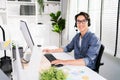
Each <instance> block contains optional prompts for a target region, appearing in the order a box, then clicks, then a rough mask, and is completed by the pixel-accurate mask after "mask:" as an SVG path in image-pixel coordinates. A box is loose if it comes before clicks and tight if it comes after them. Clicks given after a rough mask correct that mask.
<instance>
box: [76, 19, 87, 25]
mask: <svg viewBox="0 0 120 80" xmlns="http://www.w3.org/2000/svg"><path fill="white" fill-rule="evenodd" d="M86 22H87V20H86V19H83V20H77V24H80V23H82V24H85V23H86Z"/></svg>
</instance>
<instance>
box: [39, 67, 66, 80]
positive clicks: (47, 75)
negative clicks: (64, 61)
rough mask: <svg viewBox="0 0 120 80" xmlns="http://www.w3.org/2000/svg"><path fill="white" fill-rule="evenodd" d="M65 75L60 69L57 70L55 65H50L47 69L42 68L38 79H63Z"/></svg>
mask: <svg viewBox="0 0 120 80" xmlns="http://www.w3.org/2000/svg"><path fill="white" fill-rule="evenodd" d="M65 79H66V75H65V74H64V72H63V71H62V70H58V69H56V68H55V67H50V68H49V69H48V70H44V71H43V72H42V73H40V78H39V80H65Z"/></svg>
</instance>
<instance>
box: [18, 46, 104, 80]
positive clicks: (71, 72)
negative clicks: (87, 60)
mask: <svg viewBox="0 0 120 80" xmlns="http://www.w3.org/2000/svg"><path fill="white" fill-rule="evenodd" d="M40 53H41V54H40ZM32 54H34V55H32V56H31V58H32V59H31V61H30V62H29V65H28V66H24V69H23V70H24V71H26V69H27V73H25V72H22V74H23V75H24V76H22V78H21V79H17V80H39V78H38V77H39V74H38V73H39V71H41V70H43V69H47V68H49V67H50V62H49V61H48V60H47V59H46V58H45V57H44V56H43V54H42V50H41V49H40V48H37V47H34V48H33V53H32ZM53 55H54V56H55V57H56V58H57V59H64V60H68V59H74V58H73V57H72V56H70V55H69V54H66V53H56V54H55V53H54V54H53ZM33 56H34V57H33ZM17 58H20V57H17ZM33 59H34V60H33ZM32 60H33V61H32ZM38 63H39V64H38ZM30 66H31V67H30ZM28 67H29V68H28ZM58 69H63V71H65V72H66V73H68V76H67V80H106V79H105V78H103V77H102V76H100V75H99V74H97V73H96V72H94V71H92V70H91V69H89V68H88V67H86V66H70V65H66V66H63V67H60V68H58ZM28 70H29V71H28ZM17 71H20V70H17ZM26 75H27V76H28V77H29V79H28V78H25V77H26ZM18 76H19V75H18ZM36 77H37V78H36ZM19 78H20V76H19Z"/></svg>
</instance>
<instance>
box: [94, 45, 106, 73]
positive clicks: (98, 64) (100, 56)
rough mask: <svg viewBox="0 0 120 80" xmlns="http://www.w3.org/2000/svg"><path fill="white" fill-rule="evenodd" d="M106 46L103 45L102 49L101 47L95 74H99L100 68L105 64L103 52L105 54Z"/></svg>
mask: <svg viewBox="0 0 120 80" xmlns="http://www.w3.org/2000/svg"><path fill="white" fill-rule="evenodd" d="M104 48H105V47H104V45H103V44H101V47H100V50H99V54H98V56H97V58H96V59H97V60H96V64H95V69H93V70H94V71H95V72H97V73H99V68H100V66H101V65H104V63H101V58H102V55H103V52H104Z"/></svg>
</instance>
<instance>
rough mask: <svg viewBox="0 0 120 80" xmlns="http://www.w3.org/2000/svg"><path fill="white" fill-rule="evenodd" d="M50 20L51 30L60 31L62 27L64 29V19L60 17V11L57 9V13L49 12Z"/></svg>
mask: <svg viewBox="0 0 120 80" xmlns="http://www.w3.org/2000/svg"><path fill="white" fill-rule="evenodd" d="M50 17H51V21H52V27H53V29H52V31H53V32H57V33H61V32H62V31H63V29H65V19H63V18H62V17H61V11H57V13H50Z"/></svg>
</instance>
